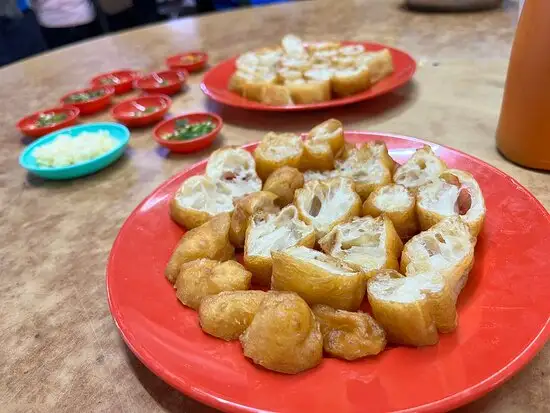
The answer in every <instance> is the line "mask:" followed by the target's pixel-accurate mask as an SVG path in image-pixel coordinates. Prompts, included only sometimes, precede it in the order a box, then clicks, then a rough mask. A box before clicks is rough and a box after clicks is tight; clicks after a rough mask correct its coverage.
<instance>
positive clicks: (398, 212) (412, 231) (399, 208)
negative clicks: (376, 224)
mask: <svg viewBox="0 0 550 413" xmlns="http://www.w3.org/2000/svg"><path fill="white" fill-rule="evenodd" d="M415 204H416V200H415V198H414V195H413V194H411V193H410V191H409V190H408V189H407V188H405V187H404V186H403V185H397V184H390V185H386V186H382V187H380V188H378V189H376V190H375V191H374V192H371V194H370V195H369V197H368V198H367V200H366V201H365V202H364V203H363V215H369V216H371V217H378V216H380V215H385V216H387V217H388V218H389V219H390V221H391V222H392V223H393V226H394V228H395V230H396V231H397V233H398V234H399V237H400V238H401V239H402V240H408V239H409V238H411V237H412V236H413V235H416V234H417V233H418V231H419V229H418V219H417V217H416V208H415Z"/></svg>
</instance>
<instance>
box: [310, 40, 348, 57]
mask: <svg viewBox="0 0 550 413" xmlns="http://www.w3.org/2000/svg"><path fill="white" fill-rule="evenodd" d="M339 47H340V43H339V42H315V43H309V44H308V45H307V50H308V51H309V52H310V53H312V54H313V53H315V52H318V51H321V50H337V49H338V48H339Z"/></svg>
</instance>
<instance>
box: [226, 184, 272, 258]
mask: <svg viewBox="0 0 550 413" xmlns="http://www.w3.org/2000/svg"><path fill="white" fill-rule="evenodd" d="M276 200H277V195H275V194H273V193H271V192H268V191H259V192H254V193H252V194H248V195H246V196H244V197H243V198H241V199H238V200H237V201H235V210H234V211H233V214H232V215H231V226H230V227H229V240H230V241H231V243H232V244H233V245H234V246H236V247H240V248H242V247H244V241H245V238H246V230H247V228H248V219H249V218H250V216H252V215H254V214H255V213H256V212H259V211H264V212H266V213H268V214H271V213H275V212H278V211H279V208H278V207H277V206H276V205H275V201H276Z"/></svg>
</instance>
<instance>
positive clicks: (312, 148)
mask: <svg viewBox="0 0 550 413" xmlns="http://www.w3.org/2000/svg"><path fill="white" fill-rule="evenodd" d="M329 169H334V154H333V153H332V149H331V147H330V145H329V144H328V143H325V142H319V141H314V140H311V139H309V140H305V141H304V153H303V155H302V158H301V159H300V170H302V171H308V170H315V171H326V170H329Z"/></svg>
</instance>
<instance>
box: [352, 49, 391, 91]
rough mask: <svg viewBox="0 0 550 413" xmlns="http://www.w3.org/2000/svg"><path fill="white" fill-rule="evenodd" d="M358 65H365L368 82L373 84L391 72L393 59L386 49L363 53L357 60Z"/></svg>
mask: <svg viewBox="0 0 550 413" xmlns="http://www.w3.org/2000/svg"><path fill="white" fill-rule="evenodd" d="M357 63H358V64H359V66H364V67H366V69H367V71H368V72H369V77H370V82H371V84H374V83H376V82H379V81H380V80H382V79H383V78H385V77H386V76H388V75H390V74H392V73H393V59H392V55H391V52H390V51H389V50H388V49H383V50H380V51H378V52H370V53H365V54H363V55H362V56H361V57H360V58H359V59H358V60H357Z"/></svg>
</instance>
